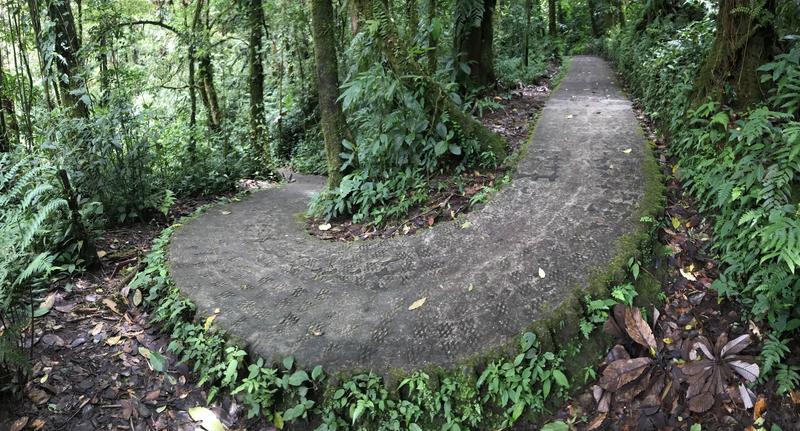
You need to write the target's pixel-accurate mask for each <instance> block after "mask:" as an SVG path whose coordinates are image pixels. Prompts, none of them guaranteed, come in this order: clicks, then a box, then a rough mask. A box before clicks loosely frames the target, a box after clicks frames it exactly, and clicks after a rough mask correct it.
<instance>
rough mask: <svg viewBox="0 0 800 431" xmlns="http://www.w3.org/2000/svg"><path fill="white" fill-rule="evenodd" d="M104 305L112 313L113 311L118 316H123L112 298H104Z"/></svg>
mask: <svg viewBox="0 0 800 431" xmlns="http://www.w3.org/2000/svg"><path fill="white" fill-rule="evenodd" d="M103 304H105V306H106V307H108V308H109V310H111V311H113V312H115V313H117V314H121V313H120V312H119V309H118V308H117V303H116V302H114V300H113V299H111V298H103Z"/></svg>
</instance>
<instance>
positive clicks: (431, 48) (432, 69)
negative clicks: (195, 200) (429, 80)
mask: <svg viewBox="0 0 800 431" xmlns="http://www.w3.org/2000/svg"><path fill="white" fill-rule="evenodd" d="M435 19H436V0H428V73H430V74H431V75H433V74H435V73H436V69H438V67H439V66H438V65H437V64H436V63H437V60H438V53H437V52H436V51H437V46H436V37H435V35H434V33H433V22H434V20H435Z"/></svg>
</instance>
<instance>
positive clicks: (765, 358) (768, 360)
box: [761, 334, 789, 375]
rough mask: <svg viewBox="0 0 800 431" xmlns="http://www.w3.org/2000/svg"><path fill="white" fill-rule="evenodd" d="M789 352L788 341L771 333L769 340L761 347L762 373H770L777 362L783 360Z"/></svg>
mask: <svg viewBox="0 0 800 431" xmlns="http://www.w3.org/2000/svg"><path fill="white" fill-rule="evenodd" d="M787 353H789V346H787V345H786V341H784V340H780V339H778V338H777V337H776V336H775V335H773V334H769V337H768V339H767V341H765V342H764V346H763V347H762V348H761V367H762V368H761V371H762V372H763V374H762V375H769V374H770V373H771V372H772V370H773V369H774V368H775V366H776V365H777V364H780V363H781V362H783V359H784V358H785V357H786V354H787Z"/></svg>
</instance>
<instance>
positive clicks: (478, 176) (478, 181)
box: [306, 64, 559, 241]
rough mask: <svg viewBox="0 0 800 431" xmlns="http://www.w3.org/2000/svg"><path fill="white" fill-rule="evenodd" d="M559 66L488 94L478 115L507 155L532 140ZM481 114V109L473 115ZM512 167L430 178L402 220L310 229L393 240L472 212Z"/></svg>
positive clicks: (311, 222)
mask: <svg viewBox="0 0 800 431" xmlns="http://www.w3.org/2000/svg"><path fill="white" fill-rule="evenodd" d="M558 72H559V67H558V66H557V65H556V64H551V66H550V68H549V71H548V73H547V74H546V75H545V76H543V77H542V78H540V79H539V80H538V81H537V82H535V83H533V84H522V83H519V84H518V85H517V87H516V88H512V89H504V90H498V91H496V92H495V93H494V94H492V95H489V96H488V97H487V98H488V100H491V101H492V102H494V103H496V104H497V105H499V107H498V106H494V107H492V108H491V109H488V112H484V113H483V115H482V116H481V117H480V118H481V122H482V123H483V124H484V125H485V126H486V127H487V128H488V129H490V130H492V131H493V132H495V133H497V134H498V135H500V136H502V137H503V139H505V141H506V142H507V143H508V145H509V154H511V155H512V156H514V155H518V154H519V153H520V151H522V150H523V147H524V143H525V142H526V141H527V140H528V139H529V138H530V131H531V130H530V128H531V126H533V125H534V123H535V122H534V119H535V118H536V116H537V115H538V113H539V112H540V111H541V110H542V108H543V107H544V104H545V102H546V101H547V99H548V97H550V93H551V92H552V90H553V89H552V85H553V82H552V81H553V79H554V78H555V77H556V76H557V74H558ZM475 114H476V115H477V113H475ZM512 171H513V166H508V165H505V164H501V165H500V166H498V167H497V168H496V169H495V170H490V171H484V172H481V171H478V170H475V171H469V172H465V173H463V174H461V175H459V176H456V177H453V176H446V175H442V176H440V177H438V178H434V179H433V180H432V181H430V182H429V183H430V187H429V189H428V190H427V199H426V200H425V202H424V203H423V204H421V205H417V206H415V207H414V208H412V209H411V210H410V211H409V213H408V215H407V217H405V218H403V219H402V220H390V221H388V222H386V221H385V222H384V223H382V224H381V225H376V224H374V223H372V222H365V223H353V222H352V221H351V220H349V219H346V220H331V221H330V222H325V221H324V220H318V219H313V218H309V219H308V221H307V226H306V227H307V229H308V232H309V233H311V234H312V235H314V236H316V237H318V238H320V239H324V240H332V241H355V240H367V239H381V238H391V237H393V236H397V235H413V234H414V233H416V232H417V231H418V230H420V229H426V228H428V227H431V226H433V225H434V224H436V223H439V222H443V221H451V220H454V219H456V218H457V217H458V216H459V215H460V214H463V213H466V212H469V211H470V209H471V208H473V207H474V206H475V204H476V203H478V202H482V200H483V199H482V198H481V196H484V197H488V194H487V193H490V192H492V191H494V190H496V189H497V188H498V187H499V185H498V182H499V181H500V180H502V179H503V178H504V176H505V175H506V174H509V173H512Z"/></svg>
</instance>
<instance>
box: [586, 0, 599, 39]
mask: <svg viewBox="0 0 800 431" xmlns="http://www.w3.org/2000/svg"><path fill="white" fill-rule="evenodd" d="M586 9H588V12H589V23H590V24H591V27H592V37H600V29H599V28H598V25H597V17H596V16H595V12H596V8H595V2H594V0H586Z"/></svg>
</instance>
